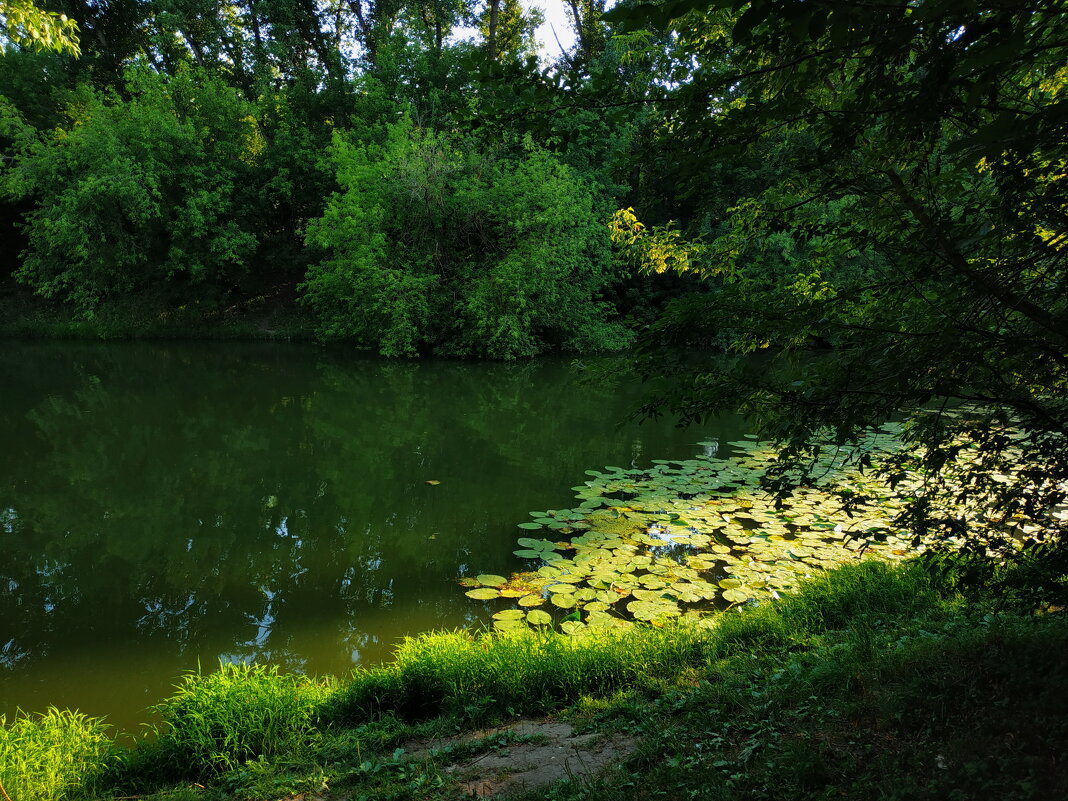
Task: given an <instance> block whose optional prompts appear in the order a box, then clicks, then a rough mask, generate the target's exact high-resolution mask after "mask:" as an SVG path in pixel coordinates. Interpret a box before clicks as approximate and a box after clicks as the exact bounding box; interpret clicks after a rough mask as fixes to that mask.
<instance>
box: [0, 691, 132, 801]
mask: <svg viewBox="0 0 1068 801" xmlns="http://www.w3.org/2000/svg"><path fill="white" fill-rule="evenodd" d="M107 728H108V727H107V726H105V725H104V724H103V722H102V721H100V720H99V719H96V718H90V717H86V716H85V715H82V714H80V713H78V712H69V711H66V710H63V711H60V710H58V709H55V708H51V709H49V710H48V711H47V712H45V713H44V714H43V715H26V714H22V713H18V714H16V715H15V717H14V718H13V719H12V720H11V722H10V723H7V721H6V720H5V718H4V716H3V715H0V785H2V786H3V788H4V790H5V791H6V792H7V794H8V796H10V797H11V799H13V801H59V799H64V798H69V797H72V796H73V795H75V794H76V793H77V792H78V791H79V790H81V789H83V788H85V787H86V785H88V784H90V783H91V782H92V781H93V780H94V779H95V778H96V777H97V776H98V775H99V773H100V771H101V770H102V769H103V767H104V766H105V764H106V763H107V761H108V758H109V756H110V755H111V753H112V748H113V747H112V742H111V739H110V737H108V734H107Z"/></svg>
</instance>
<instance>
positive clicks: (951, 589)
mask: <svg viewBox="0 0 1068 801" xmlns="http://www.w3.org/2000/svg"><path fill="white" fill-rule="evenodd" d="M1065 580H1066V577H1065V576H1063V575H1059V576H1058V575H1052V574H1050V573H1048V572H1043V563H1042V562H1021V563H1018V564H1014V565H1012V566H1003V565H1002V566H999V565H996V564H992V563H989V562H986V563H976V562H974V561H970V562H969V561H964V560H962V559H960V558H953V559H947V560H942V561H938V562H935V561H933V560H930V559H928V560H926V561H924V562H920V561H911V562H907V563H905V564H901V565H896V566H890V565H887V564H884V563H881V562H876V561H867V562H862V563H859V564H854V565H847V566H843V567H841V568H838V569H835V570H831V571H828V572H826V573H822V574H820V575H818V576H816V577H814V578H812V579H810V580H808V581H807V582H805V583H804V584H803V585H802V586H801V588H800V589H799V591H798V592H797V593H795V594H792V595H789V596H784V597H782V598H781V599H780V600H778V601H775V602H765V603H762V604H760V605H756V606H749V607H746V608H742V609H738V610H732V611H731V612H728V613H724V614H722V615H720V616H719V617H718V619H717V623H716V625H715V626H713V627H711V628H702V627H698V626H695V625H692V624H688V623H686V622H681V623H677V624H671V625H665V626H661V627H655V626H651V625H641V626H636V627H634V628H632V629H629V630H621V631H615V630H611V629H605V630H601V631H596V632H591V633H588V634H586V635H584V636H582V637H571V636H568V635H564V634H561V633H559V632H552V631H540V632H538V631H528V630H518V631H512V632H504V633H501V632H496V633H492V632H485V633H475V632H468V631H457V632H436V633H429V634H425V635H422V636H419V637H416V638H413V639H409V640H406V641H405V642H404V643H403V644H401V645H400V647H399V648H398V650H397V652H396V654H395V656H394V659H393V660H392V661H391V662H388V663H386V664H383V665H380V666H377V667H373V668H369V669H360V670H357V671H356V672H355V673H354V674H353V675H352V676H351V677H350V678H348V679H345V680H339V679H336V678H327V679H314V678H310V677H305V676H296V675H290V674H285V673H280V672H278V671H277V670H276V669H274V668H268V667H262V666H245V665H225V666H223V667H222V668H221V669H220V670H218V671H215V672H211V673H206V674H199V675H189V676H186V677H184V678H183V679H182V681H181V683H180V685H179V686H178V687H177V688H176V692H175V694H174V695H173V696H172V697H171V698H169V699H168V700H166V701H165V702H163V703H162V704H161V705H160V707H159V711H160V713H161V716H162V719H163V723H162V724H161V725H160V726H159V727H158V728H157V729H156V731H155V732H154V736H152V737H145V738H144V739H140V740H139V741H138V742H136V743H135V744H133V745H132V746H131V745H130V744H129V743H128V742H123V741H124V740H128V739H129V737H128V736H126V737H119V738H117V740H116V739H114V738H113V737H112V733H111V732H109V730H108V729H107V727H106V725H105V724H104V723H103V722H102V721H99V720H93V719H89V718H86V717H84V716H80V715H78V714H76V713H71V712H61V711H58V710H52V711H50V712H48V713H47V714H45V715H41V716H18V717H16V718H15V719H14V720H12V721H7V722H6V725H5V727H4V728H3V729H2V730H0V731H2V739H0V781H2V782H3V786H4V789H5V791H6V793H7V796H8V797H9V798H11V799H12V801H37V799H60V798H71V799H79V798H116V797H130V796H139V797H159V798H161V799H162V798H167V799H175V798H179V799H184V798H189V799H193V798H198V799H216V798H217V799H225V798H241V799H267V798H281V797H285V796H288V795H293V794H298V793H306V792H312V793H318V794H321V795H323V796H325V797H326V798H339V799H340V798H346V799H347V798H381V799H386V798H390V799H409V798H410V799H416V798H420V799H428V798H430V799H438V798H440V799H444V798H453V797H456V796H457V793H458V791H457V789H456V777H455V776H454V775H453V774H451V773H449V772H446V771H445V770H444V768H445V766H446V765H449V764H450V763H451V762H452V761H455V759H456V756H457V755H456V754H455V753H453V752H451V751H450V749H449V748H445V749H443V750H441V751H440V752H431V755H430V756H429V757H428V756H426V755H423V756H421V757H420V758H419V759H417V760H412V759H410V758H408V756H407V754H406V753H405V751H404V749H403V748H402V747H401V746H402V744H404V743H407V742H410V741H412V740H413V739H418V738H420V737H429V736H446V735H451V734H456V733H461V732H464V731H469V730H472V729H474V728H477V727H479V726H482V725H485V724H487V723H492V722H500V721H504V720H508V719H514V718H515V717H517V716H531V715H534V716H543V715H554V716H562V717H566V718H568V719H569V720H570V721H571V723H572V725H574V726H576V727H579V728H581V729H587V730H590V731H601V732H606V733H609V734H611V733H619V732H624V733H626V734H627V735H628V736H630V737H633V738H635V739H636V741H637V744H638V746H637V751H636V752H635V753H634V754H632V755H631V756H630V757H628V758H627V759H626V760H624V761H621V763H620V764H617V765H614V766H612V767H611V768H610V769H609V774H608V775H606V776H604V777H603V778H601V779H599V780H596V781H582V782H579V781H573V782H564V783H563V784H558V785H554V786H553V787H552V788H549V789H548V790H545V789H542V790H540V791H538V793H537V795H536V796H535V795H531V796H530V797H538V798H559V799H564V798H568V799H578V798H589V799H614V798H619V799H622V798H658V797H670V798H685V797H699V798H713V799H718V798H723V799H726V798H737V797H744V798H776V799H788V798H798V799H801V798H830V797H846V798H874V797H883V798H961V799H968V798H979V797H983V798H984V799H987V798H1014V799H1025V798H1051V797H1064V796H1065V795H1066V793H1068V765H1066V757H1065V755H1066V754H1068V748H1066V746H1068V719H1066V716H1065V710H1068V666H1066V664H1065V659H1064V655H1065V654H1066V653H1068V617H1066V616H1065V615H1064V613H1063V612H1062V611H1061V610H1060V608H1059V607H1058V606H1056V605H1051V603H1050V600H1049V599H1054V600H1056V599H1057V598H1058V597H1060V598H1063V596H1064V590H1065ZM485 747H486V748H487V749H490V748H492V747H500V743H499V742H498V743H487V744H486V745H485ZM456 748H464V749H467V751H468V752H471V751H472V748H474V751H475V752H477V750H478V746H477V745H476V746H474V747H472V746H471V745H470V744H467V745H463V746H456Z"/></svg>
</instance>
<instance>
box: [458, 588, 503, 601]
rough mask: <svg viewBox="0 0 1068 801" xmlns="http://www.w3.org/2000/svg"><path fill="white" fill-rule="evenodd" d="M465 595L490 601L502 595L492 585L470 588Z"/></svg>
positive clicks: (478, 599)
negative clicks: (475, 588)
mask: <svg viewBox="0 0 1068 801" xmlns="http://www.w3.org/2000/svg"><path fill="white" fill-rule="evenodd" d="M464 595H466V596H467V597H468V598H474V599H475V600H477V601H489V600H492V599H494V598H500V597H501V594H500V593H499V592H498V591H497V590H495V589H492V588H491V587H479V588H478V589H477V590H468V591H467V592H465V593H464Z"/></svg>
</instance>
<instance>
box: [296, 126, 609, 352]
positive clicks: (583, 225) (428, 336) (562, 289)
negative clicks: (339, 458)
mask: <svg viewBox="0 0 1068 801" xmlns="http://www.w3.org/2000/svg"><path fill="white" fill-rule="evenodd" d="M359 135H360V136H361V137H362V138H360V139H358V138H357V135H356V134H349V135H345V134H342V133H337V134H335V136H334V142H333V145H332V147H331V148H330V159H331V161H332V163H333V165H334V168H335V170H336V174H337V181H338V184H339V186H340V187H341V191H340V192H337V193H335V194H334V195H332V196H331V197H330V199H329V200H328V202H327V204H326V208H325V210H324V212H323V215H322V217H319V218H317V219H315V220H312V221H311V223H310V224H309V225H308V230H307V241H308V243H309V244H310V245H313V246H315V247H317V248H319V249H320V250H321V251H322V252H323V253H324V254H325V258H324V259H323V260H322V261H321V262H320V263H318V264H316V265H313V266H312V267H311V268H309V271H308V276H307V280H306V281H305V283H304V284H303V285H302V291H303V298H304V301H305V302H306V303H307V304H308V305H309V306H310V307H311V308H312V309H313V310H314V311H315V313H316V314H317V316H318V318H319V321H320V334H321V336H322V337H323V338H326V339H350V340H355V341H356V342H358V343H360V344H361V345H363V346H365V347H369V348H373V349H375V350H377V351H378V352H380V353H382V354H384V355H388V356H399V355H415V354H417V353H419V352H420V351H425V350H434V351H436V352H439V353H447V354H455V355H479V356H492V357H495V358H515V357H519V356H532V355H534V354H536V353H539V352H542V351H544V350H547V349H549V348H551V347H559V348H563V349H565V350H573V351H590V350H605V349H619V348H621V347H624V346H625V345H626V344H628V342H629V340H630V337H629V334H628V332H627V331H626V330H625V329H624V328H623V327H622V326H621V325H620V324H619V323H616V322H613V321H612V320H611V319H610V316H609V309H608V306H607V304H605V303H603V302H601V301H600V300H599V297H598V296H599V293H600V292H602V291H603V290H605V289H606V288H607V286H608V285H609V284H610V283H611V282H612V280H613V267H612V258H611V253H610V248H609V239H608V232H607V229H606V227H605V226H604V224H603V222H604V216H605V215H604V211H605V209H604V208H603V207H602V206H603V198H602V197H601V196H600V195H599V193H598V192H597V190H596V189H595V187H594V186H593V185H592V184H591V183H590V182H588V181H586V180H584V179H583V178H582V177H581V176H579V175H578V174H577V173H576V172H575V171H574V170H573V169H571V168H570V167H568V166H566V165H564V164H563V163H561V162H560V161H559V160H558V159H556V158H555V157H554V156H553V155H552V154H550V153H548V152H547V151H545V150H543V149H540V148H538V147H536V146H534V145H533V144H532V143H530V142H529V141H528V142H527V143H526V144H525V146H524V147H522V148H520V149H519V151H518V153H490V152H482V151H479V150H478V149H476V147H475V146H474V145H473V144H472V143H471V142H467V141H463V140H457V139H455V138H453V137H448V136H445V135H443V134H440V133H436V132H434V131H429V130H425V129H422V128H417V127H415V126H414V125H413V124H412V122H411V120H410V119H408V118H403V119H402V120H400V121H399V122H397V123H394V124H392V125H389V126H388V127H387V128H386V130H385V132H384V134H383V135H382V136H381V137H380V140H381V141H375V139H374V137H373V136H368V132H367V131H360V132H359Z"/></svg>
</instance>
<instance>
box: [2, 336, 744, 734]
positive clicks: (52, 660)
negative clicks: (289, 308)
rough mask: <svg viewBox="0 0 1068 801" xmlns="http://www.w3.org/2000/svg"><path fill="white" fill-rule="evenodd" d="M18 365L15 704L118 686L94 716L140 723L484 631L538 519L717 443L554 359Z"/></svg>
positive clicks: (217, 358) (159, 350)
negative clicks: (474, 597) (200, 683)
mask: <svg viewBox="0 0 1068 801" xmlns="http://www.w3.org/2000/svg"><path fill="white" fill-rule="evenodd" d="M0 373H3V374H4V375H6V376H10V377H11V381H10V383H9V386H10V387H11V388H12V389H11V391H8V392H5V393H4V394H3V395H0V443H2V444H3V447H4V448H5V450H6V451H7V454H8V455H7V456H6V458H5V459H3V460H0V668H2V671H0V682H3V683H2V684H0V698H2V699H3V705H2V707H0V714H2V713H9V712H11V711H13V709H14V707H15V706H22V707H24V708H29V709H36V710H42V709H44V708H45V707H47V705H48V704H50V703H53V702H55V701H57V700H58V701H59V702H60V703H61V704H64V705H74V706H81V705H82V704H83V703H85V702H84V701H81V700H79V698H90V697H92V696H91V693H90V694H88V695H87V694H86V693H89V691H90V690H92V689H93V688H94V687H103V686H104V685H105V684H107V683H109V682H110V683H111V684H112V685H113V691H109V692H110V694H108V698H109V699H111V700H109V703H111V702H112V701H113V700H114V698H116V697H122V696H123V694H124V693H125V692H128V691H130V689H131V688H136V689H137V692H138V693H140V695H137V694H136V693H134V696H135V697H134V698H133V700H131V701H130V705H131V708H130V709H129V710H125V711H124V710H122V709H115V708H110V707H109V708H90V709H86V710H85V711H87V712H89V713H90V714H109V715H112V720H113V721H116V722H118V723H120V724H121V723H123V722H124V717H123V715H126V718H125V720H129V719H131V718H135V717H136V715H137V714H138V712H137V710H138V709H141V708H143V707H144V706H147V704H148V703H151V702H153V701H154V700H156V699H157V698H158V694H159V693H164V694H165V693H167V692H169V689H170V683H171V681H172V680H173V678H174V677H175V676H176V675H178V674H179V673H181V672H183V671H185V670H189V669H195V668H196V665H197V663H198V662H199V663H200V664H201V665H203V666H204V668H205V669H208V668H209V666H211V665H212V664H213V663H214V662H215V661H216V659H218V658H219V657H220V655H222V658H223V659H224V660H228V661H240V662H248V661H254V660H255V661H270V662H274V663H277V664H280V665H283V666H285V667H287V668H289V669H298V670H306V671H310V672H314V673H323V672H345V671H347V670H348V669H349V668H351V666H352V665H353V664H356V663H367V662H369V661H375V660H378V659H382V658H384V657H386V656H388V653H389V652H390V651H391V650H392V648H393V647H394V646H395V644H396V643H397V642H398V641H399V640H400V638H401V637H403V636H404V635H409V634H415V633H417V632H419V631H422V630H426V629H428V628H455V627H458V626H478V625H481V624H482V623H483V620H484V615H486V614H487V612H486V609H485V608H484V607H483V606H482V605H481V604H477V603H472V602H471V600H470V599H468V598H467V597H466V596H464V594H463V590H462V588H460V587H458V586H457V584H456V582H457V579H459V578H461V577H463V576H470V575H476V574H478V573H504V574H507V573H510V572H512V571H513V570H517V569H521V568H522V567H523V563H522V562H521V561H520V560H518V559H517V558H516V557H515V556H513V555H512V550H514V548H515V538H516V537H517V536H518V535H519V532H518V530H517V529H515V528H514V526H515V524H516V523H517V522H520V521H523V520H526V519H527V516H528V515H527V513H528V511H529V510H531V509H544V508H560V507H563V506H566V505H569V504H570V503H571V502H572V492H571V490H570V487H571V486H572V485H574V484H576V483H579V482H580V481H581V480H582V478H581V476H582V475H583V471H584V470H586V469H588V468H591V467H594V468H596V467H600V466H603V465H607V464H638V463H641V462H642V460H643V459H646V458H648V457H650V456H655V457H657V458H660V457H663V458H684V457H689V456H691V455H693V453H694V451H695V450H696V448H695V446H694V445H693V443H694V442H696V441H699V440H701V439H708V438H709V434H710V433H715V432H708V431H704V432H701V434H700V435H697V434H696V433H686V432H680V431H679V430H677V429H675V428H674V427H673V426H672V425H671V423H670V421H662V423H661V424H659V425H656V426H652V427H646V428H638V427H637V426H635V425H630V424H628V425H625V426H623V427H620V426H619V425H618V421H620V420H622V419H624V418H625V417H626V415H627V413H628V411H629V410H630V408H631V404H632V402H633V400H636V398H637V394H636V392H635V391H634V390H635V389H637V387H636V385H628V391H629V396H628V397H629V398H630V399H631V400H628V399H627V397H625V396H624V394H621V392H620V390H619V388H612V387H605V388H598V387H596V386H587V385H583V386H582V387H581V388H577V387H576V386H575V384H574V382H573V378H572V377H571V376H570V374H569V372H568V368H567V366H566V363H564V362H553V361H545V362H528V363H522V364H515V365H492V364H471V363H459V362H436V361H426V362H422V363H419V364H406V363H392V362H380V361H371V360H358V359H349V358H348V357H344V358H334V357H332V356H330V355H324V354H323V353H322V352H320V351H316V350H314V349H309V348H303V347H299V346H293V347H289V348H287V347H284V346H282V347H280V346H273V345H272V346H251V345H250V346H240V345H234V344H228V345H225V346H222V345H220V346H213V345H203V344H199V345H197V344H194V345H171V344H167V345H150V344H129V345H121V346H120V345H114V346H105V347H98V346H89V345H85V346H78V345H70V344H62V343H32V344H27V345H22V344H19V343H15V344H13V345H12V347H9V348H5V350H4V351H3V352H0ZM734 436H735V435H734V434H733V433H732V434H730V435H729V436H728V438H733V437H734ZM430 480H434V481H437V482H439V483H438V484H436V485H429V484H427V482H428V481H430ZM111 653H114V656H113V657H111V656H109V654H111ZM148 664H151V665H152V668H151V670H153V671H156V673H157V674H158V675H157V676H156V678H154V679H152V682H154V683H152V684H151V686H148V685H146V681H148V680H147V679H145V678H144V675H145V671H146V670H147V669H148V668H146V665H148ZM101 693H102V694H103V691H101ZM146 695H147V698H148V700H147V701H146V700H145V697H143V696H146Z"/></svg>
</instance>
